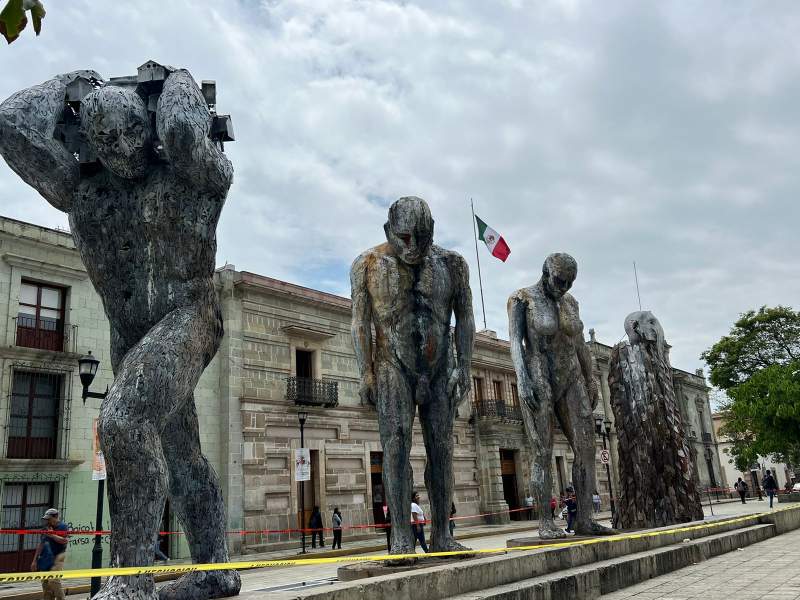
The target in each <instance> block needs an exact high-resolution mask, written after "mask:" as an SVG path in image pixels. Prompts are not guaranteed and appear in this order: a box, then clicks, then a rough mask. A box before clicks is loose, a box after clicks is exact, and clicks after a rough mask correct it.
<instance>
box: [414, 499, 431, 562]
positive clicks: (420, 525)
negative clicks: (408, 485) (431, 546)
mask: <svg viewBox="0 0 800 600" xmlns="http://www.w3.org/2000/svg"><path fill="white" fill-rule="evenodd" d="M411 531H413V532H414V550H415V551H416V549H417V542H419V545H420V546H422V551H423V552H424V553H425V554H427V553H428V544H426V543H425V513H424V512H422V508H420V505H419V492H414V494H413V495H412V496H411Z"/></svg>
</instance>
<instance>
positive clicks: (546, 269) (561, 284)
mask: <svg viewBox="0 0 800 600" xmlns="http://www.w3.org/2000/svg"><path fill="white" fill-rule="evenodd" d="M577 276H578V263H577V262H576V261H575V259H574V258H572V257H571V256H570V255H569V254H566V253H564V252H556V253H555V254H551V255H550V256H548V257H547V258H546V259H545V260H544V265H542V284H543V286H544V291H545V293H546V294H547V295H548V296H550V297H551V298H553V299H554V300H559V299H561V298H563V297H564V294H566V293H567V292H568V291H569V290H570V288H571V287H572V284H573V283H575V278H576V277H577Z"/></svg>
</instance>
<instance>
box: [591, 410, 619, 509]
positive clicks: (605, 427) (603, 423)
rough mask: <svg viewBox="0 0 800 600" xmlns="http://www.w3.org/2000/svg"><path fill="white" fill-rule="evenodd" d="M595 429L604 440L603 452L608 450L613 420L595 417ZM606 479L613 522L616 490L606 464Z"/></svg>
mask: <svg viewBox="0 0 800 600" xmlns="http://www.w3.org/2000/svg"><path fill="white" fill-rule="evenodd" d="M594 428H595V431H596V432H597V435H599V436H601V437H602V438H603V450H608V446H607V445H606V437H607V436H609V435H610V433H611V419H605V420H603V417H602V415H595V416H594ZM609 462H610V461H609ZM606 477H607V478H608V497H609V500H610V503H611V519H612V521H613V519H614V513H615V512H616V507H615V506H614V488H613V487H612V485H611V469H610V467H609V463H606Z"/></svg>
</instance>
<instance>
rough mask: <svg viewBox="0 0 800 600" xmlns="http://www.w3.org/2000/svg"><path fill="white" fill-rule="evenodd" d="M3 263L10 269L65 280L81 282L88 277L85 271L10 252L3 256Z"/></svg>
mask: <svg viewBox="0 0 800 600" xmlns="http://www.w3.org/2000/svg"><path fill="white" fill-rule="evenodd" d="M3 261H4V262H5V263H6V264H8V265H10V266H12V267H18V268H22V269H28V270H30V271H35V272H36V273H45V274H47V275H56V276H58V277H65V278H67V279H75V280H77V281H83V280H85V279H88V277H89V275H88V273H87V272H86V270H85V269H76V268H75V267H70V266H67V265H59V264H55V263H51V262H47V261H43V260H38V259H35V258H29V257H27V256H22V255H20V254H12V253H10V252H7V253H5V254H3Z"/></svg>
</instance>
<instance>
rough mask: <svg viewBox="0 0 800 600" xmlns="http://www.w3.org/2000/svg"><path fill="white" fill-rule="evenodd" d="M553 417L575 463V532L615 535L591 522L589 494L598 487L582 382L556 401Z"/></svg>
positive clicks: (589, 408) (589, 406)
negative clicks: (554, 416) (567, 442)
mask: <svg viewBox="0 0 800 600" xmlns="http://www.w3.org/2000/svg"><path fill="white" fill-rule="evenodd" d="M555 410H556V416H557V417H558V420H559V422H560V423H561V427H562V429H563V430H564V434H565V435H566V436H567V440H568V441H569V445H570V446H571V447H572V452H573V453H574V454H575V462H573V463H572V484H573V485H574V486H575V497H576V500H577V504H578V515H577V517H576V519H575V532H576V533H577V534H582V535H599V534H612V533H615V532H614V531H613V530H612V529H608V528H606V527H603V526H602V525H599V524H598V523H597V522H595V521H594V519H592V493H593V491H594V489H595V487H596V485H597V474H596V470H595V455H596V453H597V450H596V448H595V430H594V417H593V415H592V404H591V401H590V400H589V394H588V392H587V391H586V386H585V384H584V382H583V379H582V378H579V379H578V380H577V381H576V382H575V383H573V384H572V385H571V386H570V388H569V389H568V390H567V391H566V393H565V394H564V395H563V396H562V397H561V398H559V399H558V400H556V404H555Z"/></svg>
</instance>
